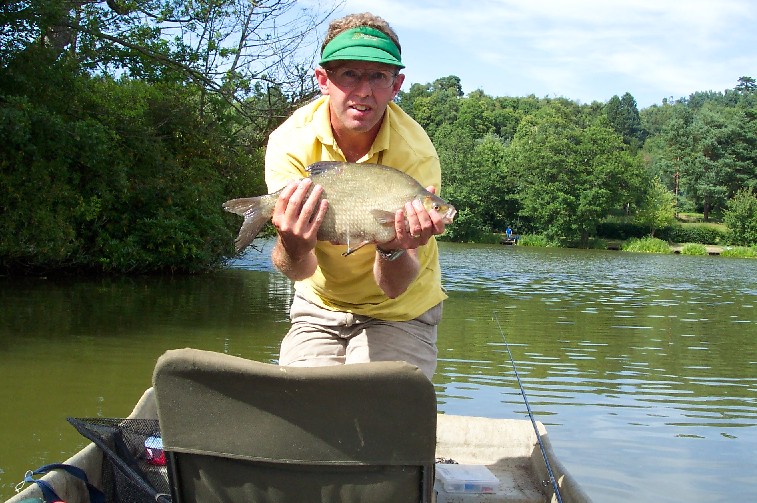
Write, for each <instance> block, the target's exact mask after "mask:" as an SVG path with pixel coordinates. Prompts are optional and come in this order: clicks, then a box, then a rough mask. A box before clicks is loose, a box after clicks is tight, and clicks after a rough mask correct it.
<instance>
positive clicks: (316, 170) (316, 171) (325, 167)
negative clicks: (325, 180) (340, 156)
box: [305, 161, 345, 176]
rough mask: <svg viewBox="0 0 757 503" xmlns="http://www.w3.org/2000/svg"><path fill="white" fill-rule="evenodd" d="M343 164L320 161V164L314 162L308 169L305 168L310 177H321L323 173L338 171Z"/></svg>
mask: <svg viewBox="0 0 757 503" xmlns="http://www.w3.org/2000/svg"><path fill="white" fill-rule="evenodd" d="M343 164H345V163H343V162H341V161H320V162H314V163H313V164H311V165H310V166H308V167H307V168H305V169H306V170H307V172H308V174H309V175H310V176H313V175H320V174H321V173H325V172H326V171H331V170H332V169H337V168H338V167H340V166H342V165H343Z"/></svg>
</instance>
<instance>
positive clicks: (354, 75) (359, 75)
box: [326, 68, 397, 89]
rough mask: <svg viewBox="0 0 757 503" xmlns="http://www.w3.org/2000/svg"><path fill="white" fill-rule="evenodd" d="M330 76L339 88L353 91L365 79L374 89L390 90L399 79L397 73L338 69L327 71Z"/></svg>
mask: <svg viewBox="0 0 757 503" xmlns="http://www.w3.org/2000/svg"><path fill="white" fill-rule="evenodd" d="M326 73H328V74H329V80H331V82H333V83H334V84H336V85H337V86H339V87H344V88H345V89H352V88H353V87H357V86H359V85H360V82H362V81H363V79H366V80H368V84H369V85H370V86H371V87H372V88H373V89H389V88H390V87H392V85H393V84H394V79H396V78H397V73H395V72H389V71H381V70H370V71H367V72H359V71H357V70H353V69H352V68H337V69H336V70H326Z"/></svg>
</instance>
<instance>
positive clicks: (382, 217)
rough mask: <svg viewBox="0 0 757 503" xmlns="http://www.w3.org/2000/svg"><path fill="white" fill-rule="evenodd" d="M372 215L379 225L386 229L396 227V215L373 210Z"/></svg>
mask: <svg viewBox="0 0 757 503" xmlns="http://www.w3.org/2000/svg"><path fill="white" fill-rule="evenodd" d="M371 215H373V218H375V219H376V222H378V223H379V225H383V226H384V227H394V213H392V212H391V211H386V210H371Z"/></svg>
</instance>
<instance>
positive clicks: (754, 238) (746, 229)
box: [724, 188, 757, 246]
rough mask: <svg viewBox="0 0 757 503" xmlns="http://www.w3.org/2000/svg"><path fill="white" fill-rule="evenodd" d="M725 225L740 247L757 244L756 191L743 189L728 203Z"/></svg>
mask: <svg viewBox="0 0 757 503" xmlns="http://www.w3.org/2000/svg"><path fill="white" fill-rule="evenodd" d="M724 220H725V224H726V225H727V226H728V228H729V229H731V232H732V233H733V241H734V243H736V244H739V245H745V246H748V245H753V244H757V194H755V191H754V189H752V188H749V189H741V190H739V191H738V192H737V193H736V195H735V196H734V197H733V198H731V199H730V200H729V201H728V208H727V209H726V211H725V216H724Z"/></svg>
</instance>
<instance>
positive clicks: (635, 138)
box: [605, 93, 646, 152]
mask: <svg viewBox="0 0 757 503" xmlns="http://www.w3.org/2000/svg"><path fill="white" fill-rule="evenodd" d="M605 113H606V115H607V120H608V121H609V122H610V125H611V126H612V128H613V129H614V130H615V132H616V133H618V134H619V135H621V136H622V137H623V142H624V143H625V144H626V145H628V146H630V147H631V149H632V151H634V152H635V151H637V150H638V149H640V148H641V146H642V145H643V144H644V140H645V137H646V135H645V133H644V129H643V128H642V126H641V118H640V116H639V109H638V108H637V106H636V99H635V98H634V97H633V96H632V95H631V93H625V94H624V95H623V97H622V98H618V96H617V95H615V96H613V97H612V98H610V101H608V102H607V105H605Z"/></svg>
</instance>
